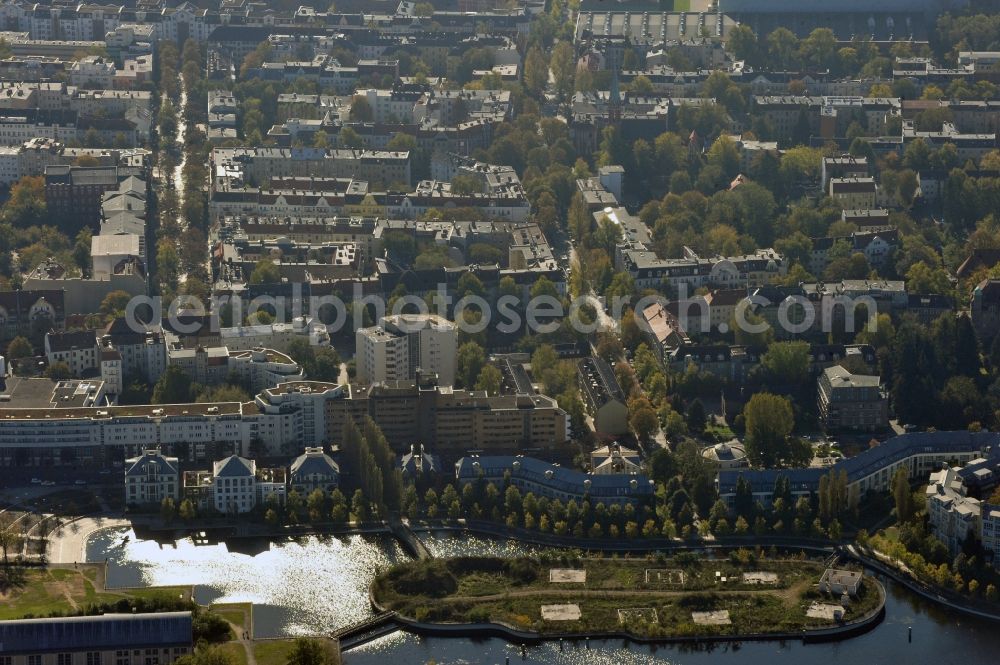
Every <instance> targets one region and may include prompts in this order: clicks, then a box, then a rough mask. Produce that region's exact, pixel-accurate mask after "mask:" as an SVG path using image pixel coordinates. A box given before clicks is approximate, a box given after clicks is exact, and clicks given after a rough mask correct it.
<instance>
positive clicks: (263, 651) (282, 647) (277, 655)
mask: <svg viewBox="0 0 1000 665" xmlns="http://www.w3.org/2000/svg"><path fill="white" fill-rule="evenodd" d="M294 644H295V641H294V640H268V641H266V642H255V643H254V645H253V655H254V657H255V658H256V659H257V665H285V663H287V662H288V655H289V654H290V653H291V652H292V646H294Z"/></svg>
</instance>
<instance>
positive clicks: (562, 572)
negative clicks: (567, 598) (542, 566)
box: [549, 568, 587, 584]
mask: <svg viewBox="0 0 1000 665" xmlns="http://www.w3.org/2000/svg"><path fill="white" fill-rule="evenodd" d="M549 582H550V583H552V584H585V583H586V582H587V571H586V570H575V569H573V568H551V569H550V570H549Z"/></svg>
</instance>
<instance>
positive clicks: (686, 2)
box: [674, 0, 691, 12]
mask: <svg viewBox="0 0 1000 665" xmlns="http://www.w3.org/2000/svg"><path fill="white" fill-rule="evenodd" d="M674 11H675V12H689V11H691V0H674Z"/></svg>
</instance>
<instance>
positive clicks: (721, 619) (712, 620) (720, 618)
mask: <svg viewBox="0 0 1000 665" xmlns="http://www.w3.org/2000/svg"><path fill="white" fill-rule="evenodd" d="M691 620H692V621H694V622H695V623H696V624H698V625H699V626H730V625H732V623H733V621H732V619H730V618H729V610H716V611H715V612H692V613H691Z"/></svg>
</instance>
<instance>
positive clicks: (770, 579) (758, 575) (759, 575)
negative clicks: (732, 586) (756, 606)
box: [743, 571, 778, 585]
mask: <svg viewBox="0 0 1000 665" xmlns="http://www.w3.org/2000/svg"><path fill="white" fill-rule="evenodd" d="M743 583H744V584H769V585H774V584H777V583H778V573H765V572H763V571H752V572H749V573H743Z"/></svg>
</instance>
